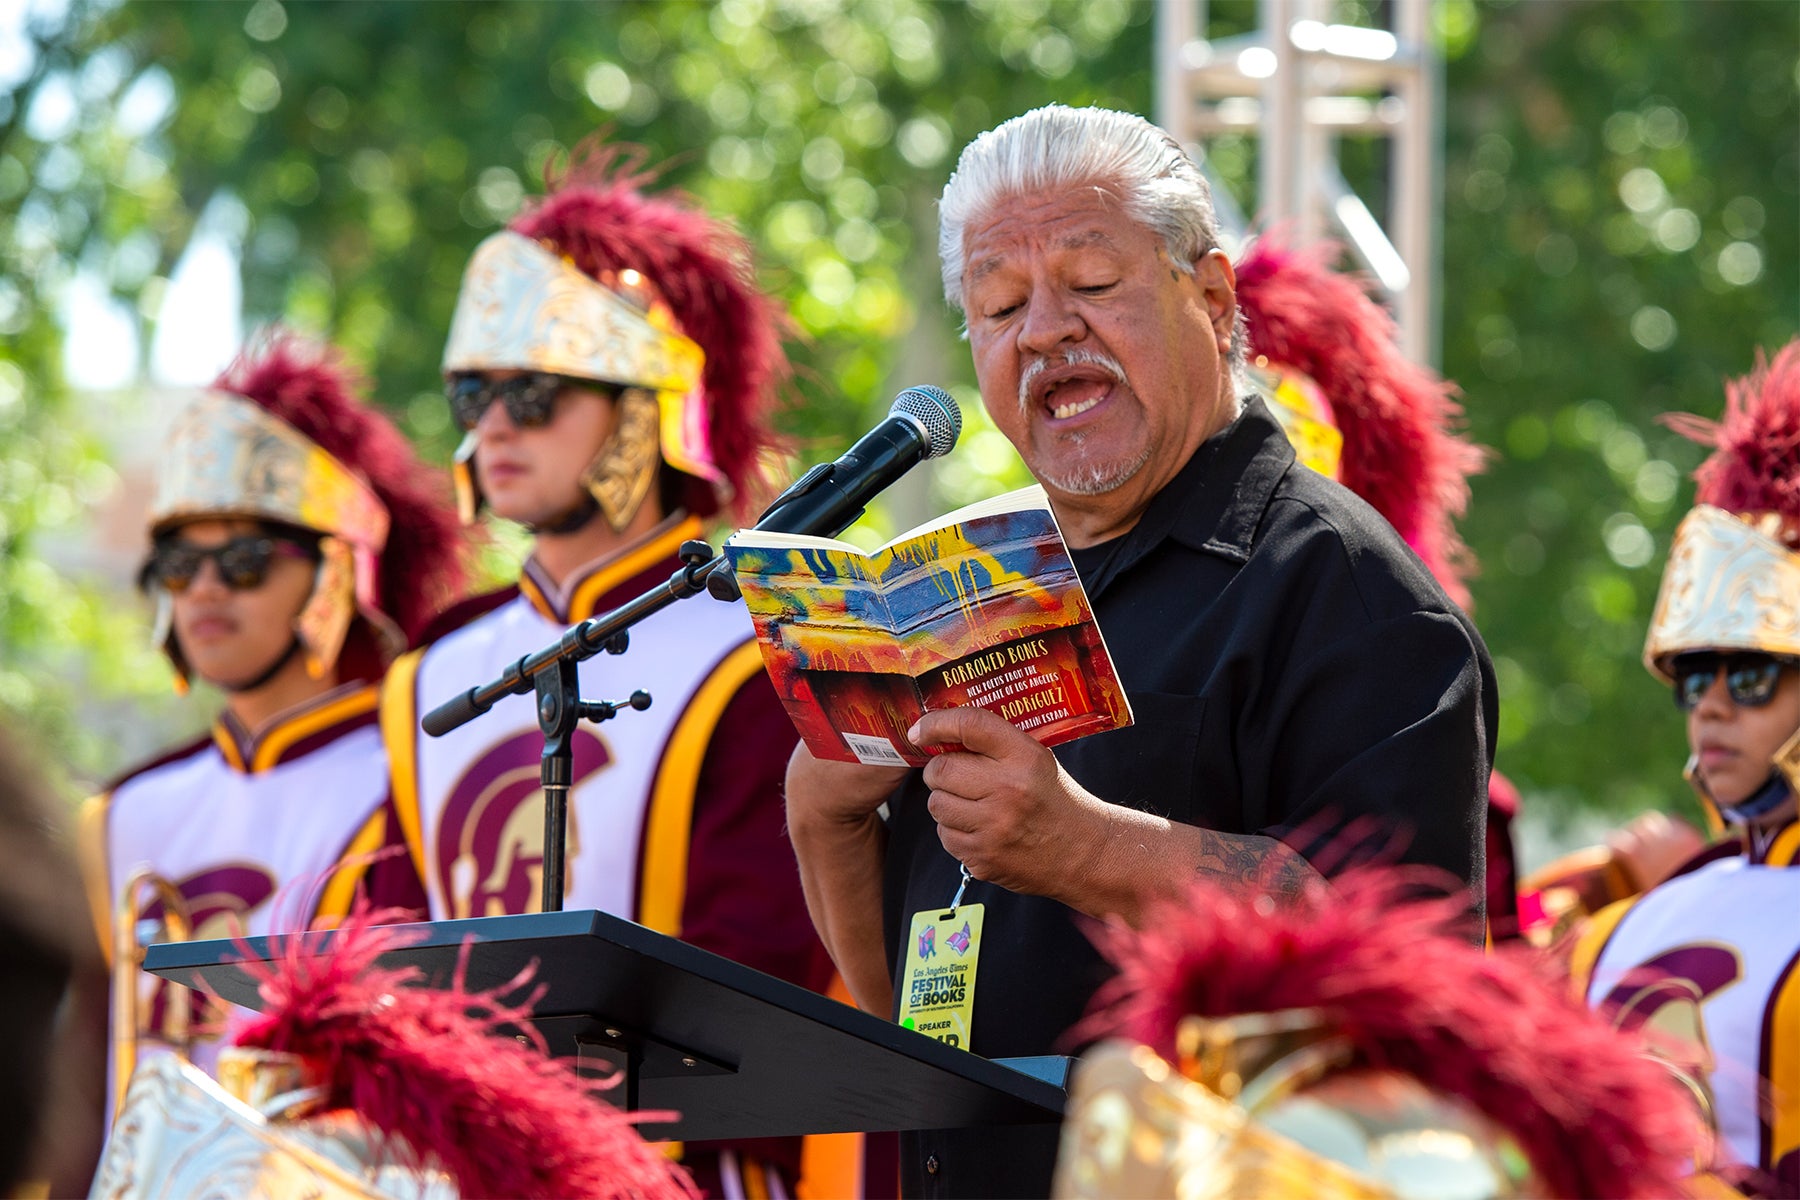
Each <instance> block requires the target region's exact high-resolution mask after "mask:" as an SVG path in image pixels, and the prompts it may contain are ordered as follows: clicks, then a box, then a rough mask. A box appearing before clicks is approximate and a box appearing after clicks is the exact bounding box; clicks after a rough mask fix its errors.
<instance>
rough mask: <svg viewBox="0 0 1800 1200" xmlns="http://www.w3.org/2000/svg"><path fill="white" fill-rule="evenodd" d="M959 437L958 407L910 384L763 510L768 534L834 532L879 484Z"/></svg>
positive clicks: (761, 525)
mask: <svg viewBox="0 0 1800 1200" xmlns="http://www.w3.org/2000/svg"><path fill="white" fill-rule="evenodd" d="M960 436H962V409H960V408H958V407H957V405H956V401H955V400H953V399H951V398H950V394H949V393H948V392H946V391H944V390H943V389H942V388H934V387H909V388H907V389H906V390H905V391H904V392H901V393H900V394H899V395H898V396H896V397H894V404H893V407H891V408H889V409H888V415H887V418H886V419H885V420H883V421H882V422H881V424H879V425H877V426H876V427H875V428H873V429H871V430H869V432H868V433H865V434H864V435H863V436H862V439H861V440H860V441H858V442H857V443H856V445H854V446H852V447H850V449H849V450H847V451H845V452H844V453H843V455H841V456H840V457H839V458H838V459H837V461H836V462H829V463H820V464H819V465H818V466H816V467H814V468H813V469H812V470H810V471H808V472H807V473H806V474H804V475H802V476H801V477H800V478H799V479H796V480H795V481H794V483H793V486H792V487H790V488H788V490H787V491H785V492H783V493H781V495H780V496H778V497H777V498H776V500H775V503H773V504H771V505H769V507H768V508H766V509H764V510H763V514H762V516H761V517H759V518H758V519H757V522H756V525H755V528H757V529H760V530H763V531H764V532H767V533H806V534H814V535H817V536H819V537H834V536H836V535H837V534H839V533H841V532H843V531H844V530H845V529H847V528H849V526H850V524H851V522H853V521H855V520H856V518H858V517H860V516H862V514H863V509H864V507H866V506H867V505H868V503H869V500H870V499H871V498H872V497H874V496H875V495H876V494H877V493H878V492H880V491H881V490H882V489H883V488H885V487H887V486H888V485H889V484H891V483H893V482H894V481H895V480H896V479H898V478H900V477H901V476H902V475H904V474H906V473H907V472H908V471H910V470H911V469H912V468H913V465H914V464H915V463H918V462H920V461H922V460H924V459H927V458H942V457H943V456H944V455H946V454H948V453H950V450H951V448H952V447H953V446H955V445H956V439H957V438H958V437H960Z"/></svg>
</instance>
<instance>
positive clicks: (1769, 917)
mask: <svg viewBox="0 0 1800 1200" xmlns="http://www.w3.org/2000/svg"><path fill="white" fill-rule="evenodd" d="M1726 397H1727V399H1726V407H1725V416H1724V419H1723V421H1721V422H1719V423H1717V424H1714V423H1712V422H1709V421H1703V420H1701V419H1700V418H1698V417H1691V416H1686V415H1684V416H1681V417H1678V418H1675V419H1673V420H1671V422H1670V423H1671V425H1672V426H1673V427H1674V428H1675V429H1677V430H1679V431H1680V432H1682V433H1684V434H1686V435H1688V436H1690V437H1692V438H1694V439H1695V440H1696V441H1699V442H1702V443H1704V444H1706V445H1710V446H1712V447H1713V448H1714V450H1713V453H1712V455H1711V456H1710V457H1708V458H1707V460H1706V461H1705V462H1704V463H1702V464H1701V466H1700V469H1699V470H1698V471H1697V472H1695V479H1696V480H1697V481H1698V483H1699V487H1698V494H1697V501H1698V502H1697V503H1696V505H1695V507H1694V510H1693V511H1692V512H1690V513H1689V514H1688V515H1687V517H1686V518H1685V519H1684V520H1683V521H1682V523H1681V526H1680V528H1679V529H1678V530H1677V531H1676V533H1675V542H1674V545H1673V546H1672V547H1671V548H1670V550H1669V564H1668V566H1667V567H1666V568H1665V569H1664V571H1663V580H1662V590H1661V593H1660V594H1659V595H1658V597H1657V601H1656V609H1655V612H1654V614H1653V615H1652V617H1651V619H1650V633H1649V637H1648V639H1647V640H1646V643H1645V646H1644V663H1645V665H1646V666H1648V667H1649V668H1650V671H1651V673H1652V674H1654V675H1655V676H1656V677H1657V678H1658V679H1660V680H1661V681H1662V682H1663V683H1665V684H1668V685H1670V686H1672V687H1673V689H1674V695H1675V703H1676V704H1677V705H1678V706H1679V707H1680V708H1681V710H1682V711H1683V712H1684V713H1686V714H1687V734H1688V747H1689V749H1690V750H1691V751H1692V757H1691V758H1690V759H1689V760H1688V767H1687V778H1688V782H1689V783H1690V784H1692V785H1693V787H1694V790H1695V791H1696V792H1698V793H1699V795H1700V800H1701V803H1702V804H1703V805H1704V806H1705V807H1706V808H1707V810H1708V811H1709V813H1710V814H1712V815H1714V816H1716V818H1717V819H1718V820H1719V822H1720V823H1721V825H1722V826H1723V827H1724V828H1725V830H1726V831H1727V836H1726V838H1725V840H1723V841H1722V842H1720V843H1718V844H1717V845H1715V846H1714V847H1712V848H1711V849H1709V850H1706V851H1704V852H1702V853H1701V854H1699V855H1698V856H1696V857H1695V858H1693V859H1692V860H1690V861H1689V862H1688V863H1687V864H1686V866H1684V867H1683V868H1682V869H1681V870H1679V871H1678V872H1676V873H1675V875H1674V876H1673V877H1672V878H1670V879H1669V880H1667V881H1666V882H1664V883H1662V884H1660V885H1659V886H1656V887H1653V888H1651V889H1650V890H1649V891H1648V892H1646V893H1645V894H1643V895H1642V896H1639V897H1637V898H1635V899H1631V900H1626V901H1623V902H1621V903H1618V904H1615V905H1613V906H1611V907H1609V908H1606V909H1603V910H1601V911H1600V912H1599V913H1598V914H1596V915H1595V916H1594V917H1593V919H1592V920H1591V921H1590V922H1589V923H1588V925H1587V926H1586V928H1585V929H1584V931H1583V932H1582V933H1581V935H1580V937H1579V940H1578V941H1577V943H1576V945H1575V949H1574V957H1573V963H1572V965H1573V970H1574V974H1575V977H1576V979H1577V980H1578V981H1579V983H1580V985H1581V988H1582V993H1583V994H1584V995H1585V997H1586V998H1587V1000H1588V1002H1589V1003H1591V1004H1593V1005H1594V1006H1595V1007H1597V1008H1599V1009H1601V1010H1602V1011H1604V1012H1606V1013H1608V1014H1611V1015H1612V1016H1613V1018H1614V1019H1615V1020H1616V1021H1617V1022H1618V1023H1619V1024H1620V1025H1621V1026H1626V1027H1634V1028H1635V1027H1648V1028H1650V1029H1653V1030H1656V1031H1657V1032H1658V1033H1660V1034H1661V1035H1663V1038H1664V1045H1665V1049H1666V1052H1667V1053H1668V1054H1669V1055H1670V1056H1671V1057H1672V1058H1674V1059H1675V1060H1676V1061H1677V1062H1679V1063H1681V1065H1683V1066H1685V1067H1686V1068H1687V1069H1688V1070H1689V1071H1690V1072H1691V1073H1692V1074H1693V1076H1694V1077H1695V1079H1696V1084H1697V1088H1698V1090H1699V1093H1700V1094H1701V1095H1702V1096H1703V1097H1704V1099H1705V1101H1706V1103H1707V1105H1708V1107H1709V1109H1710V1111H1711V1113H1712V1114H1713V1117H1714V1120H1715V1122H1716V1125H1717V1129H1718V1133H1719V1143H1720V1157H1719V1161H1718V1163H1717V1164H1716V1166H1717V1170H1718V1172H1719V1174H1720V1175H1721V1176H1722V1177H1724V1178H1726V1179H1729V1180H1730V1181H1732V1182H1733V1183H1735V1184H1737V1185H1738V1186H1739V1187H1740V1188H1742V1189H1743V1190H1745V1191H1746V1192H1749V1193H1751V1194H1758V1195H1781V1196H1793V1195H1800V821H1796V819H1795V792H1796V789H1797V788H1800V665H1797V664H1800V342H1790V343H1789V344H1788V345H1787V346H1786V347H1785V348H1784V349H1783V350H1782V351H1781V352H1780V353H1779V354H1777V355H1776V356H1775V358H1774V360H1773V362H1769V363H1764V362H1761V361H1759V362H1758V365H1757V369H1756V370H1754V371H1752V372H1751V374H1750V375H1749V376H1747V377H1746V378H1744V379H1740V380H1735V381H1732V382H1730V383H1728V384H1727V385H1726ZM1677 1035H1680V1036H1679V1037H1678V1036H1677Z"/></svg>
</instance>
